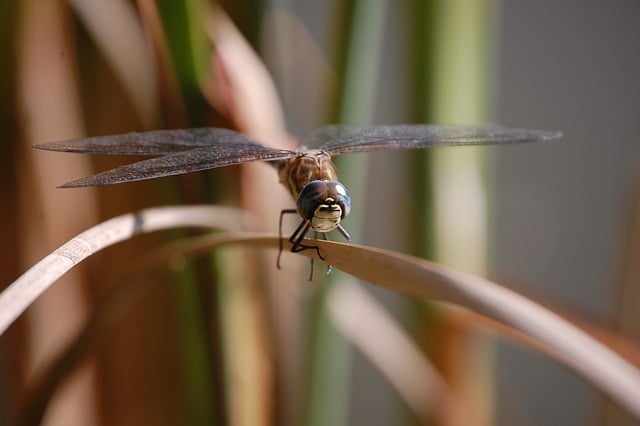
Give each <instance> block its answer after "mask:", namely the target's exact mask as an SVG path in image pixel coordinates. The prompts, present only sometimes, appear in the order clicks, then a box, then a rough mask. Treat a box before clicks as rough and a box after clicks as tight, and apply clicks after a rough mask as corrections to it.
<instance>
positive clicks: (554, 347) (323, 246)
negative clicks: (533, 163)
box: [0, 206, 640, 419]
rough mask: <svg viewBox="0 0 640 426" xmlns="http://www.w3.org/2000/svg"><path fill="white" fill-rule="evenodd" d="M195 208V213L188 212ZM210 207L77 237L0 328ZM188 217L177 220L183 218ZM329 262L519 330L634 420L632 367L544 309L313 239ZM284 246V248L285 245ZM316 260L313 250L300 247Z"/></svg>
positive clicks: (148, 213) (159, 212) (39, 273)
mask: <svg viewBox="0 0 640 426" xmlns="http://www.w3.org/2000/svg"><path fill="white" fill-rule="evenodd" d="M193 209H195V210H193ZM215 210H217V209H216V208H214V207H210V206H208V207H207V206H200V207H182V208H175V207H174V208H163V209H149V210H145V211H142V212H140V213H137V214H130V215H124V216H120V217H117V218H115V219H111V220H109V221H107V222H104V223H103V224H101V225H98V226H96V227H94V228H92V229H91V230H89V231H87V232H85V233H83V234H80V236H78V237H76V238H75V239H74V240H72V241H71V242H70V244H69V245H65V246H63V247H62V248H61V250H58V251H56V252H55V253H54V254H52V255H50V256H48V257H47V258H45V259H43V261H41V262H40V263H38V264H37V265H36V266H34V267H33V268H32V269H30V270H29V271H27V272H26V273H25V274H24V275H23V276H22V277H20V278H19V279H18V280H17V281H16V282H14V284H12V285H11V286H10V287H9V288H7V289H6V290H5V291H4V292H3V293H2V294H0V331H4V330H5V329H6V327H7V326H8V325H9V324H10V323H11V322H12V321H13V320H14V319H15V317H17V316H18V315H19V314H20V313H21V312H22V311H23V310H24V309H26V307H27V306H28V305H29V304H30V303H31V302H32V301H33V300H35V299H36V298H37V296H38V295H39V294H41V293H42V291H44V290H45V289H46V288H47V287H48V286H49V285H51V283H52V282H53V281H52V280H55V279H56V278H57V277H59V276H60V275H62V274H63V273H64V272H66V271H67V270H68V269H70V268H71V267H72V266H73V265H74V264H76V263H77V262H79V261H80V260H82V259H84V258H85V257H87V256H88V255H89V254H91V253H93V252H95V251H97V250H98V249H99V248H102V247H105V246H107V245H109V244H113V243H114V242H117V241H121V240H123V239H125V238H128V237H130V236H133V235H136V234H139V233H141V232H150V231H152V230H157V229H164V228H167V227H171V226H207V224H209V223H210V220H211V218H210V215H211V214H212V211H215ZM185 213H192V215H193V217H191V218H190V219H189V220H187V219H185V217H190V216H191V215H189V214H185ZM226 239H227V241H228V243H229V244H250V245H254V246H261V247H272V248H277V247H278V244H279V240H278V239H277V238H274V237H265V236H264V235H259V234H229V235H227V236H226ZM314 244H317V245H318V247H319V248H320V251H321V252H322V255H323V257H324V260H325V261H326V262H327V263H329V264H331V265H332V266H334V267H336V268H338V269H341V270H342V271H344V272H347V273H349V274H351V275H354V276H357V277H358V278H361V279H364V280H366V281H369V282H371V283H372V284H376V285H379V286H382V287H385V288H387V289H389V290H392V291H396V292H398V293H401V294H404V295H407V296H410V297H414V298H419V299H434V300H439V301H445V302H451V303H455V304H458V305H462V306H465V307H468V308H470V309H472V310H475V311H477V312H480V313H481V314H484V315H486V316H488V317H489V318H492V319H494V320H497V321H499V322H500V323H504V324H506V325H509V326H511V327H513V328H515V329H516V330H518V331H521V332H523V333H525V334H526V335H528V336H529V337H531V338H532V339H534V340H536V341H537V342H538V343H540V344H542V345H543V346H547V347H548V348H549V349H550V351H549V353H558V354H560V357H558V361H560V362H562V363H564V364H565V365H567V366H568V367H570V368H571V369H573V370H574V371H576V372H577V373H579V374H580V375H582V376H583V377H584V378H585V379H586V380H587V381H589V382H591V383H592V384H593V385H594V386H596V387H597V388H599V389H600V390H601V391H603V392H604V393H606V394H607V395H608V396H609V397H610V398H611V399H612V400H614V401H615V402H617V403H618V404H620V406H622V407H623V408H625V409H626V410H627V411H628V412H629V413H630V414H632V415H633V416H635V417H636V418H637V419H640V397H638V395H640V371H639V370H638V369H636V368H634V367H633V366H632V365H631V364H630V363H628V362H627V361H626V360H624V359H623V358H622V357H620V356H619V355H617V354H616V353H614V352H613V351H612V350H610V349H609V348H607V347H606V346H604V345H602V344H601V343H600V342H598V341H596V340H595V339H593V338H592V337H590V336H589V335H588V334H586V333H584V332H583V331H581V330H580V329H578V328H577V327H575V326H573V325H572V324H570V323H569V322H567V321H566V320H564V319H562V318H561V317H560V316H558V315H556V314H554V313H553V312H551V311H550V310H548V309H546V308H544V307H542V306H541V305H538V304H536V303H534V302H532V301H531V300H529V299H526V298H525V297H523V296H521V295H519V294H517V293H515V292H513V291H511V290H508V289H506V288H503V287H500V286H499V285H497V284H495V283H492V282H491V281H488V280H486V279H483V278H479V277H474V276H471V275H468V274H464V273H461V272H458V271H454V270H452V269H449V268H445V267H443V266H440V265H436V264H434V263H431V262H428V261H425V260H423V259H418V258H415V257H412V256H408V255H404V254H400V253H395V252H391V251H387V250H382V249H376V248H371V247H364V246H358V245H355V244H353V245H349V244H341V243H335V242H331V241H315V242H314ZM285 247H286V248H289V247H290V245H286V246H285ZM301 254H303V255H305V256H307V257H317V255H316V251H315V250H307V251H304V252H301Z"/></svg>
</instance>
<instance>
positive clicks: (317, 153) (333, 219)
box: [34, 125, 561, 259]
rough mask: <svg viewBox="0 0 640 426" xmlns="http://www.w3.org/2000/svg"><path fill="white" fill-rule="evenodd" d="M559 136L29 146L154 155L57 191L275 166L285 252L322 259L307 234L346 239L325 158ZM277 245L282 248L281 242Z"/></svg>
mask: <svg viewBox="0 0 640 426" xmlns="http://www.w3.org/2000/svg"><path fill="white" fill-rule="evenodd" d="M560 137H561V133H559V132H552V131H544V130H525V129H510V128H507V127H502V126H497V125H480V126H439V125H394V126H371V127H354V126H336V125H330V126H325V127H322V128H320V129H318V130H316V131H315V132H313V133H311V134H310V135H309V136H308V137H307V138H305V139H304V140H303V145H301V146H300V149H299V150H295V151H293V150H285V149H277V148H270V147H267V146H264V145H262V144H260V143H259V142H256V141H254V140H252V139H250V138H248V137H247V136H245V135H243V134H241V133H238V132H234V131H232V130H227V129H217V128H195V129H183V130H155V131H150V132H143V133H128V134H123V135H112V136H99V137H92V138H84V139H76V140H69V141H61V142H51V143H45V144H39V145H34V146H35V147H36V148H40V149H46V150H51V151H64V152H77V153H87V154H109V155H150V156H154V157H155V158H152V159H148V160H144V161H140V162H137V163H133V164H128V165H124V166H121V167H116V168H114V169H111V170H107V171H104V172H102V173H98V174H95V175H92V176H88V177H84V178H81V179H78V180H74V181H72V182H68V183H66V184H64V185H62V187H63V188H74V187H83V186H97V185H111V184H116V183H125V182H133V181H138V180H143V179H153V178H158V177H162V176H170V175H179V174H184V173H190V172H196V171H200V170H207V169H213V168H216V167H222V166H230V165H234V164H242V163H248V162H251V161H267V162H270V163H272V164H273V165H274V166H275V167H276V168H277V170H278V174H279V176H280V182H282V183H283V184H284V185H285V186H286V187H287V189H288V190H289V193H290V194H291V195H292V197H293V198H294V200H295V201H296V208H295V209H290V210H283V211H282V212H281V215H280V229H281V228H282V216H283V215H284V214H287V213H298V214H299V215H300V217H301V218H302V222H301V223H300V225H299V226H298V227H297V228H296V230H295V231H294V232H293V234H292V235H291V237H289V242H290V243H291V244H292V248H291V251H292V252H298V251H302V250H306V249H314V250H316V252H317V254H318V256H319V257H320V258H322V255H321V253H320V250H319V248H318V247H317V246H313V245H308V244H304V243H303V240H304V238H305V236H306V235H307V233H308V232H309V231H310V230H313V231H314V232H315V233H316V236H317V235H318V234H319V235H320V236H321V237H322V238H323V239H327V233H328V232H330V231H332V230H334V229H337V230H338V231H339V232H340V233H341V234H342V235H343V236H344V238H345V239H346V240H347V241H350V240H351V237H350V236H349V233H348V232H347V231H346V230H345V229H344V228H343V227H342V225H341V224H340V222H341V221H342V220H343V219H344V218H345V216H347V215H348V214H349V210H350V209H351V197H350V195H349V192H348V191H347V189H346V188H345V186H344V185H343V184H341V183H340V182H339V181H338V173H337V171H336V167H335V166H334V164H333V162H332V161H331V156H333V155H338V154H349V153H356V152H369V151H385V150H398V149H418V148H430V147H440V146H460V145H500V144H512V143H524V142H537V141H546V140H552V139H558V138H560ZM280 241H281V247H280V249H281V250H280V251H282V239H280ZM278 259H279V257H278Z"/></svg>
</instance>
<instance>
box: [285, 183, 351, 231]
mask: <svg viewBox="0 0 640 426" xmlns="http://www.w3.org/2000/svg"><path fill="white" fill-rule="evenodd" d="M297 210H298V214H300V216H302V218H303V219H307V220H310V221H311V228H312V229H313V230H314V231H318V232H329V231H331V230H333V229H335V228H336V227H337V226H338V225H339V224H340V221H341V220H342V219H344V217H345V216H346V215H348V214H349V211H350V210H351V197H350V196H349V192H347V189H346V188H345V187H344V185H342V184H341V183H340V182H337V181H334V180H329V181H322V180H314V181H311V182H309V183H308V184H307V185H306V186H305V187H304V188H302V191H300V195H299V196H298V200H297Z"/></svg>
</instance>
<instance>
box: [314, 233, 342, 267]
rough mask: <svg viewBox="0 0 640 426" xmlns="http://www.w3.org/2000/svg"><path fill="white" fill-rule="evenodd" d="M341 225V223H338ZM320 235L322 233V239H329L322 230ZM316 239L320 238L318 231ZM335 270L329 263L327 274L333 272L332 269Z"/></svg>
mask: <svg viewBox="0 0 640 426" xmlns="http://www.w3.org/2000/svg"><path fill="white" fill-rule="evenodd" d="M338 226H340V225H338ZM320 235H322V239H323V240H325V241H329V237H328V236H327V233H326V232H320ZM316 239H318V233H317V232H316ZM332 270H333V267H332V266H331V265H328V264H327V272H326V275H329V274H330V273H331V271H332Z"/></svg>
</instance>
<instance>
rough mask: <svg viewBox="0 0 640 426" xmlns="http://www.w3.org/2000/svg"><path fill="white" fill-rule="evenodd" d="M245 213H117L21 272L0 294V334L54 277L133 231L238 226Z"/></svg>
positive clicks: (208, 209)
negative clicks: (117, 214)
mask: <svg viewBox="0 0 640 426" xmlns="http://www.w3.org/2000/svg"><path fill="white" fill-rule="evenodd" d="M243 217H245V214H244V213H243V212H241V211H239V210H237V209H232V208H225V207H216V206H181V207H180V206H178V207H159V208H151V209H146V210H142V211H140V212H137V213H129V214H125V215H122V216H117V217H115V218H113V219H109V220H107V221H106V222H102V223H101V224H99V225H96V226H94V227H93V228H90V229H88V230H87V231H85V232H83V233H81V234H79V235H77V236H76V237H75V238H73V239H71V240H70V241H68V242H67V243H65V244H63V245H62V246H60V247H59V248H58V249H57V250H56V251H54V252H53V253H51V254H50V255H48V256H46V257H45V258H43V259H42V260H41V261H39V262H38V263H36V264H35V265H34V266H32V267H31V268H30V269H29V270H28V271H27V272H25V273H24V274H22V276H20V277H19V278H18V279H17V280H16V281H14V282H13V283H12V284H11V285H10V286H8V287H7V288H6V289H5V290H4V291H3V292H2V293H1V294H0V335H2V334H3V333H4V332H5V330H6V329H7V328H8V327H9V325H11V323H13V321H15V319H16V318H17V317H18V316H19V315H20V314H21V313H22V312H24V310H25V309H27V307H29V305H31V304H32V303H33V302H34V301H35V300H36V299H37V298H38V297H39V296H40V295H41V294H42V293H43V292H44V291H45V290H46V289H47V288H49V287H50V286H51V285H52V284H53V283H54V282H55V281H56V280H57V279H58V278H60V277H61V276H62V275H63V274H64V273H66V272H67V271H69V270H70V269H71V268H73V267H74V266H75V265H77V264H78V263H79V262H81V261H82V260H84V259H86V258H87V257H89V256H91V255H92V254H94V253H96V252H98V251H100V250H102V249H103V248H105V247H108V246H110V245H113V244H115V243H118V242H120V241H124V240H126V239H129V238H131V237H133V236H135V235H138V234H142V233H148V232H153V231H158V230H161V229H171V228H176V227H203V228H235V229H240V228H241V227H242V219H243Z"/></svg>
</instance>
